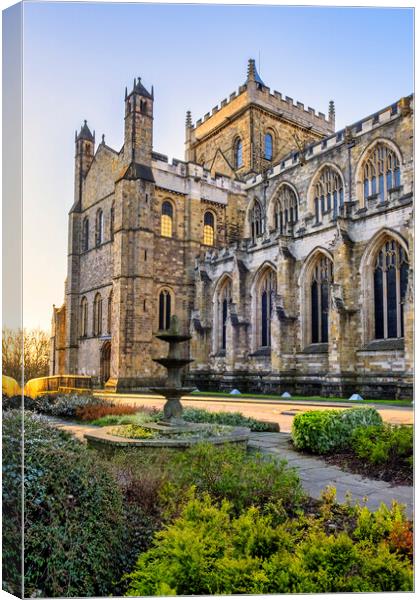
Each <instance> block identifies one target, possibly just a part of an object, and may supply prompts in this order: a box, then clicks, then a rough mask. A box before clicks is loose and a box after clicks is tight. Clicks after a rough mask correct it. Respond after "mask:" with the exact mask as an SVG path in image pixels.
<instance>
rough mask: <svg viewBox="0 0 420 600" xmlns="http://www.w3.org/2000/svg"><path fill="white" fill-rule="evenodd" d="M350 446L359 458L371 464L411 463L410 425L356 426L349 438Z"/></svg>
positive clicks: (410, 465) (411, 439) (411, 428)
mask: <svg viewBox="0 0 420 600" xmlns="http://www.w3.org/2000/svg"><path fill="white" fill-rule="evenodd" d="M351 445H352V448H353V450H354V452H355V454H356V456H358V457H359V458H363V459H365V460H367V461H369V462H371V463H373V464H388V465H389V466H391V467H393V466H397V465H399V464H401V463H402V464H405V465H406V466H407V467H412V464H413V426H412V425H389V424H383V425H376V426H375V425H371V426H369V427H358V428H357V429H355V430H354V432H353V435H352V438H351Z"/></svg>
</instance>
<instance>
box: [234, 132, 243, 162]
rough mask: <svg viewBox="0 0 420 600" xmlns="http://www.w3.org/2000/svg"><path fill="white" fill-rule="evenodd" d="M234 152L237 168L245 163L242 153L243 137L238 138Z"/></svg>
mask: <svg viewBox="0 0 420 600" xmlns="http://www.w3.org/2000/svg"><path fill="white" fill-rule="evenodd" d="M234 154H235V168H236V169H239V167H242V165H243V164H244V162H243V155H242V140H241V138H237V140H236V141H235V145H234Z"/></svg>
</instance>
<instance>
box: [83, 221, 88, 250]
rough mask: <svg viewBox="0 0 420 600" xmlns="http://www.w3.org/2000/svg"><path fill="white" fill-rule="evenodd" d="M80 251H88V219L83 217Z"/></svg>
mask: <svg viewBox="0 0 420 600" xmlns="http://www.w3.org/2000/svg"><path fill="white" fill-rule="evenodd" d="M82 249H83V252H87V251H88V250H89V219H88V218H87V217H85V219H84V220H83V225H82Z"/></svg>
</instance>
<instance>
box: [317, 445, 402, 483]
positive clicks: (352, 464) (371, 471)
mask: <svg viewBox="0 0 420 600" xmlns="http://www.w3.org/2000/svg"><path fill="white" fill-rule="evenodd" d="M323 459H324V460H325V461H326V462H327V463H329V464H331V465H335V466H337V467H340V469H342V470H343V471H349V472H350V473H357V474H358V475H363V476H364V477H369V479H380V480H382V481H388V482H389V483H391V485H413V470H412V469H410V467H409V466H408V465H406V464H404V463H402V462H400V463H399V464H382V465H375V464H372V463H371V462H368V461H366V460H363V459H361V458H358V457H357V456H355V454H354V453H353V452H352V451H351V450H350V451H342V452H339V453H337V454H331V455H326V456H325V455H324V456H323Z"/></svg>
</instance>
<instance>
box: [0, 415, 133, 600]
mask: <svg viewBox="0 0 420 600" xmlns="http://www.w3.org/2000/svg"><path fill="white" fill-rule="evenodd" d="M21 421H22V414H21V413H20V412H19V411H9V412H8V413H7V414H5V415H4V418H3V446H4V463H3V465H4V470H3V501H4V504H5V507H6V511H5V524H6V528H8V527H9V525H8V522H9V520H10V522H11V523H13V522H15V523H16V522H18V521H19V512H20V492H19V486H17V485H16V482H18V481H19V477H20V473H21V462H20V460H19V453H16V445H17V444H18V443H19V442H20V429H21ZM24 427H25V447H24V451H25V474H24V490H25V496H24V516H25V556H24V570H25V597H29V596H31V595H32V594H35V595H37V596H39V595H42V596H107V595H109V594H110V592H111V591H112V589H113V579H114V577H115V574H116V565H118V561H119V557H120V554H121V552H122V549H123V538H124V521H123V503H122V494H121V492H120V490H119V488H118V486H117V484H116V482H115V479H114V478H113V477H112V475H111V473H110V472H109V469H108V467H107V465H105V464H103V463H102V462H101V461H100V459H98V457H97V456H96V455H95V454H93V453H92V452H91V451H89V450H88V449H87V448H86V447H85V446H83V445H82V444H80V443H78V442H76V441H75V440H74V439H72V438H70V437H69V436H68V435H67V434H65V433H64V432H61V431H58V430H56V429H55V428H53V427H51V426H49V425H48V423H46V422H45V420H44V419H43V418H42V417H39V416H36V415H33V414H31V413H27V412H26V413H24ZM3 551H4V553H5V564H8V563H9V560H12V561H13V559H14V558H15V554H16V551H15V540H14V539H13V538H9V537H7V538H6V539H5V540H4V545H3ZM5 577H9V578H10V580H9V581H8V582H7V583H8V584H9V585H8V589H13V590H14V591H13V593H14V594H16V595H20V590H19V579H18V578H16V573H14V574H13V572H7V570H6V574H5Z"/></svg>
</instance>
